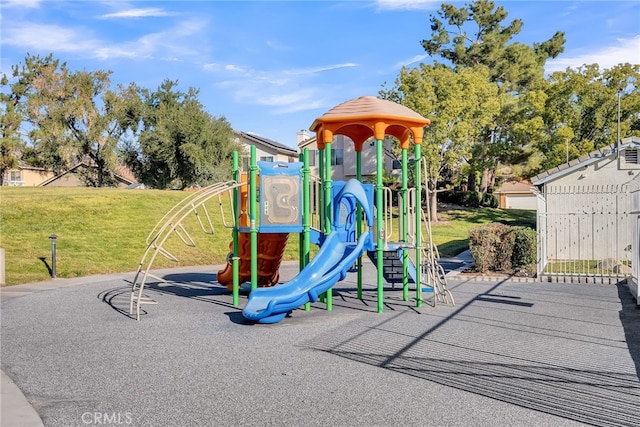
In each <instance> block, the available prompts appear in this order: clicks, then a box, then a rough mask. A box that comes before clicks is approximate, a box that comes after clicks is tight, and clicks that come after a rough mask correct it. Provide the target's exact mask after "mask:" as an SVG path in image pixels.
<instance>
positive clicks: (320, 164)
mask: <svg viewBox="0 0 640 427" xmlns="http://www.w3.org/2000/svg"><path fill="white" fill-rule="evenodd" d="M318 172H319V173H318V175H319V177H320V183H321V185H324V184H322V183H324V177H325V170H324V149H323V150H320V151H319V152H318ZM319 193H320V194H319V195H318V196H319V200H318V207H317V208H318V214H319V216H320V230H321V231H324V223H325V217H324V213H325V212H324V187H323V188H322V189H320V191H319Z"/></svg>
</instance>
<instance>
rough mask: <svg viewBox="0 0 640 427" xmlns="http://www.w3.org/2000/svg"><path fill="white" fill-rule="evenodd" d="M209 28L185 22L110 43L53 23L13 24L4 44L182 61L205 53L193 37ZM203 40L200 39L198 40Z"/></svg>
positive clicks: (38, 49)
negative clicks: (160, 30) (164, 29)
mask: <svg viewBox="0 0 640 427" xmlns="http://www.w3.org/2000/svg"><path fill="white" fill-rule="evenodd" d="M203 28H206V23H205V22H203V21H202V20H191V21H183V22H180V23H178V24H177V25H176V26H174V27H172V28H168V29H167V30H166V31H162V32H157V33H149V34H145V35H143V36H141V37H139V38H137V39H133V40H127V41H124V42H121V43H110V42H108V41H105V40H100V39H98V38H92V36H91V30H88V29H86V28H81V27H75V28H74V27H62V26H58V25H50V24H33V23H25V24H20V23H18V24H13V23H12V24H9V25H6V24H5V26H4V28H3V32H2V44H3V45H7V46H16V47H19V48H21V49H24V50H29V51H32V52H34V53H37V52H46V53H49V52H53V53H69V52H73V53H80V54H82V56H84V57H90V58H96V59H101V60H106V59H113V58H131V59H141V58H155V59H160V60H166V61H182V60H183V58H185V57H195V56H198V55H200V54H201V53H202V51H203V46H202V45H201V44H198V42H197V41H195V40H194V38H193V36H194V35H197V34H199V33H200V31H202V30H203ZM198 40H200V39H198Z"/></svg>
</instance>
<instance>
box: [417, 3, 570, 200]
mask: <svg viewBox="0 0 640 427" xmlns="http://www.w3.org/2000/svg"><path fill="white" fill-rule="evenodd" d="M507 16H508V14H507V12H506V10H505V9H504V7H502V6H500V7H496V6H495V3H494V2H492V1H488V0H475V1H473V2H471V3H469V4H467V5H465V6H463V7H460V8H457V7H456V6H454V5H451V4H443V5H442V6H441V8H440V10H439V11H438V12H437V15H431V16H430V22H431V39H428V40H423V41H422V46H423V48H424V49H425V51H426V52H427V53H428V54H429V55H430V56H432V57H436V58H441V59H444V60H445V63H448V64H449V65H450V66H451V67H452V68H453V69H454V70H460V69H463V68H469V67H476V66H478V65H483V66H486V67H487V68H488V70H489V75H488V81H490V82H491V83H493V84H494V85H496V88H497V90H498V95H499V96H500V97H505V96H510V97H511V99H505V102H503V103H502V108H501V110H500V112H499V113H498V114H496V116H495V117H494V120H493V121H492V123H490V124H488V125H487V126H486V127H485V128H484V129H483V130H482V134H483V136H482V138H481V140H480V141H478V144H476V145H475V146H474V150H473V153H472V157H471V159H470V166H471V168H470V169H471V171H470V172H471V173H470V175H469V181H470V182H469V184H470V186H472V187H473V186H475V181H476V175H477V173H481V176H482V180H481V183H480V186H479V188H480V190H481V191H483V192H486V191H487V190H488V189H489V187H490V186H491V185H492V182H493V178H494V176H495V170H496V167H497V166H498V165H499V164H501V163H507V164H509V163H514V162H521V161H523V160H524V159H523V158H522V157H523V153H527V150H526V148H527V144H528V143H529V142H530V141H531V140H532V133H531V132H533V134H536V133H538V132H539V130H540V126H541V125H542V123H541V120H540V119H539V118H535V117H534V116H536V115H539V111H537V110H536V107H538V106H539V105H540V104H539V101H540V99H541V98H543V97H544V95H543V93H542V92H543V88H544V64H545V62H546V60H547V59H549V58H555V57H556V56H557V55H559V54H560V53H561V52H562V51H563V49H564V48H563V46H564V41H565V39H564V33H562V32H556V33H555V34H554V35H553V36H552V37H551V38H550V39H549V40H547V41H545V42H542V43H534V44H533V46H529V45H526V44H523V43H519V42H512V39H513V38H514V37H515V36H517V35H518V34H519V33H520V31H521V29H522V26H523V25H524V24H523V22H522V21H521V20H519V19H516V20H513V21H511V22H510V23H507V24H503V22H504V21H505V20H506V19H507ZM531 91H533V92H536V93H533V94H532V95H531V96H529V97H528V98H527V96H525V95H526V94H527V93H528V92H531ZM522 120H527V121H528V123H527V125H525V126H519V129H518V130H517V131H515V130H516V125H518V124H521V121H522ZM527 131H528V132H527Z"/></svg>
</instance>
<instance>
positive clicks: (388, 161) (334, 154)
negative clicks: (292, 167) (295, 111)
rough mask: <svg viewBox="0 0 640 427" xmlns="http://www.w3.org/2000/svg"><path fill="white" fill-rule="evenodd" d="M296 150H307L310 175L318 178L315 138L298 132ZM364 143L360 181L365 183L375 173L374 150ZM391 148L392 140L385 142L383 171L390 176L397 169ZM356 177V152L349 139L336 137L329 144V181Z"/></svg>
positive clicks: (317, 152)
mask: <svg viewBox="0 0 640 427" xmlns="http://www.w3.org/2000/svg"><path fill="white" fill-rule="evenodd" d="M297 140H298V149H299V150H300V152H302V150H304V149H305V148H308V149H309V163H310V168H311V174H312V175H315V176H318V175H319V171H318V166H319V164H320V161H319V155H320V152H319V150H318V141H317V139H316V136H309V134H307V133H306V132H305V131H304V130H302V131H300V132H298V138H297ZM373 142H374V141H373V139H372V143H365V144H364V145H363V148H362V155H361V162H362V163H361V172H362V180H363V181H367V180H369V179H371V178H372V177H373V176H375V173H376V148H375V144H374V143H373ZM392 147H393V142H392V140H390V139H388V140H385V143H384V148H385V160H384V170H385V171H386V172H387V173H389V174H391V173H393V171H394V170H395V169H399V165H398V164H397V161H395V159H394V157H393V156H392V155H391V154H390V153H391V149H392ZM394 168H395V169H394ZM355 177H356V150H355V147H354V144H353V141H351V139H350V138H348V137H346V136H344V135H336V136H334V137H333V142H332V143H331V179H332V180H334V181H346V180H348V179H351V178H355Z"/></svg>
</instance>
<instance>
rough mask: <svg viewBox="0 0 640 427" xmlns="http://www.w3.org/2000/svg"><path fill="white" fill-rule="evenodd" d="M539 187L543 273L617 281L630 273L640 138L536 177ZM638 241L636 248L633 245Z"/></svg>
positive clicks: (639, 178)
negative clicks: (633, 194)
mask: <svg viewBox="0 0 640 427" xmlns="http://www.w3.org/2000/svg"><path fill="white" fill-rule="evenodd" d="M532 184H533V185H534V186H535V187H536V188H537V199H538V200H537V211H538V212H537V226H538V275H539V276H541V277H544V278H550V280H563V281H574V282H575V281H578V282H594V281H595V282H606V283H610V282H614V283H617V282H618V281H620V280H624V279H625V278H626V277H628V276H629V274H630V269H629V265H630V263H631V258H632V252H631V248H632V247H633V246H636V245H637V242H638V239H637V238H636V239H635V240H634V238H633V233H632V230H633V224H634V222H633V221H632V218H631V212H632V193H633V192H635V191H637V190H638V189H640V138H639V137H629V138H625V139H623V140H622V141H621V142H620V144H618V145H617V146H616V145H611V146H608V147H604V148H601V149H599V150H595V151H593V152H591V153H589V154H586V155H584V156H582V157H580V158H578V159H575V160H572V161H570V162H568V163H565V164H562V165H560V166H558V167H556V168H553V169H551V170H548V171H546V172H543V173H541V174H539V175H537V176H536V177H534V178H532ZM634 243H635V245H634Z"/></svg>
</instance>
